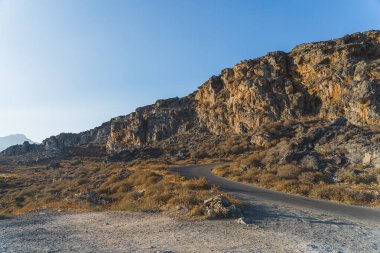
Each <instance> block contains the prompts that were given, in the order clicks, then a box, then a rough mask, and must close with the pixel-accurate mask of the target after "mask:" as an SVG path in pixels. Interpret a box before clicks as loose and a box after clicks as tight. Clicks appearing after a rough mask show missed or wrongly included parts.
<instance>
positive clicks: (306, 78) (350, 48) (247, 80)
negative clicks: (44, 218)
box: [3, 31, 380, 166]
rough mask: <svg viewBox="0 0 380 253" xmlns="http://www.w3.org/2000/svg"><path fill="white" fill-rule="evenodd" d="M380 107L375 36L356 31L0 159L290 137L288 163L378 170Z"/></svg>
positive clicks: (249, 63)
mask: <svg viewBox="0 0 380 253" xmlns="http://www.w3.org/2000/svg"><path fill="white" fill-rule="evenodd" d="M379 100H380V31H369V32H364V33H355V34H352V35H347V36H345V37H343V38H340V39H335V40H330V41H325V42H316V43H308V44H302V45H299V46H297V47H295V48H294V49H293V50H291V51H290V52H288V53H285V52H272V53H268V54H267V55H265V56H263V57H260V58H256V59H253V60H246V61H242V62H241V63H239V64H237V65H235V66H233V67H232V68H227V69H224V70H222V71H221V73H220V75H218V76H212V77H211V78H210V79H209V80H207V81H206V82H205V83H204V84H203V85H201V86H200V87H199V88H198V90H196V91H195V92H194V93H192V94H190V95H188V96H186V97H183V98H171V99H164V100H158V101H157V102H156V103H155V104H152V105H148V106H145V107H141V108H138V109H137V110H136V111H135V112H133V113H131V114H129V115H126V116H120V117H116V118H113V119H111V120H110V121H109V122H106V123H104V124H103V125H102V126H100V127H97V128H95V129H93V130H89V131H85V132H82V133H79V134H60V135H58V136H53V137H50V138H48V139H46V140H45V141H43V143H42V144H41V145H35V146H24V147H23V146H18V147H14V148H10V149H9V150H7V151H4V152H3V155H4V154H6V155H15V154H16V155H23V154H26V153H30V152H35V153H36V152H38V153H39V154H41V156H42V157H46V156H50V157H52V156H55V155H56V154H59V153H62V152H66V153H69V154H70V155H76V154H78V152H84V153H85V152H89V151H88V150H90V151H91V152H92V153H94V154H96V155H97V154H98V153H97V152H98V151H96V148H101V149H104V152H108V153H115V152H121V151H126V154H129V156H131V157H133V156H134V155H135V154H141V152H140V151H141V150H145V151H146V152H145V153H149V154H150V153H152V152H153V151H152V149H151V148H153V149H154V150H155V152H153V153H155V154H156V153H157V154H165V155H173V154H177V153H178V152H179V151H180V153H181V154H182V153H184V154H185V153H186V152H188V151H192V150H196V149H197V147H199V146H200V145H201V144H204V143H206V144H207V142H209V143H215V145H213V146H212V148H214V147H215V148H217V145H218V143H219V142H220V140H219V137H220V138H224V139H225V138H228V137H229V136H232V135H234V136H236V135H238V136H243V137H244V138H245V136H247V139H246V140H250V141H248V142H249V145H250V146H249V147H248V148H244V149H243V150H250V149H251V148H257V147H262V148H265V147H267V146H270V145H268V144H270V143H272V142H273V140H274V139H276V138H277V137H278V138H285V137H286V138H292V139H293V140H294V142H295V144H294V145H292V147H289V148H287V149H286V148H285V147H283V149H284V153H286V154H287V153H289V154H290V155H285V156H286V157H287V158H286V159H288V160H289V159H291V158H292V157H295V156H294V154H296V155H299V154H300V153H302V152H304V150H307V149H310V150H313V152H319V153H321V154H322V153H323V154H324V153H329V152H330V153H331V152H332V153H334V152H335V151H336V150H338V149H339V150H341V151H342V154H343V153H344V154H345V155H346V157H344V159H346V160H351V161H353V162H354V163H363V164H376V166H380V156H379V154H380V146H379V145H377V144H375V143H374V142H373V141H371V140H375V139H377V138H378V137H377V135H380V134H378V133H377V132H376V131H374V129H377V127H378V125H379V124H380V101H379ZM309 119H313V120H315V122H316V123H313V124H312V127H311V126H310V124H309V126H308V127H306V126H305V125H303V123H302V122H305V121H307V120H309ZM334 120H337V121H336V124H335V123H334V124H335V125H334V126H333V127H332V128H331V127H330V126H329V125H330V124H331V122H333V121H334ZM289 121H293V122H296V125H295V127H294V129H286V128H284V129H283V130H281V131H283V132H281V131H280V132H279V133H271V134H268V132H265V131H264V130H263V128H264V127H265V126H267V125H270V124H273V123H279V124H283V123H284V124H285V122H289ZM339 122H340V123H339ZM326 127H327V128H326ZM319 128H321V130H318V131H317V130H315V129H319ZM330 128H331V129H332V130H331V129H330ZM313 129H314V130H315V131H316V133H314V132H313V131H314V130H313ZM371 129H372V130H371ZM327 130H328V131H327ZM287 131H288V132H287ZM348 133H350V134H351V136H350V137H349V136H348ZM334 135H336V136H335V137H334ZM276 136H277V137H276ZM275 137H276V138H275ZM378 139H380V136H379V138H378ZM297 140H298V141H299V142H300V143H301V144H302V145H301V144H299V143H298V142H297ZM307 141H309V142H310V143H306V144H305V142H307ZM297 143H298V144H297ZM345 146H346V147H345ZM378 146H379V147H378ZM77 147H80V148H81V149H76V148H77ZM300 147H301V148H300ZM310 147H311V148H310ZM91 148H92V149H91ZM136 149H139V150H140V151H136ZM285 149H286V150H285ZM301 149H302V150H301ZM165 150H166V151H165ZM95 151H96V152H95ZM127 151H128V152H127ZM148 151H149V152H148ZM156 151H157V152H156ZM185 151H186V152H185ZM343 151H344V152H343ZM91 152H90V153H91ZM139 152H140V153H139ZM165 152H166V153H165ZM145 153H144V154H145ZM279 153H281V152H279ZM86 154H87V153H86ZM292 154H293V156H292ZM87 155H88V154H87ZM342 159H343V158H342ZM344 159H343V160H344Z"/></svg>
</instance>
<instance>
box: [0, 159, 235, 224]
mask: <svg viewBox="0 0 380 253" xmlns="http://www.w3.org/2000/svg"><path fill="white" fill-rule="evenodd" d="M167 168H168V165H166V164H147V165H134V166H128V165H127V164H125V163H111V164H104V163H103V162H93V161H83V162H82V164H80V165H78V166H71V162H70V161H61V167H60V168H58V169H46V168H38V167H33V166H31V167H15V168H12V171H13V173H12V176H10V174H9V176H7V177H0V185H2V186H3V187H2V190H3V193H2V194H1V195H0V205H1V208H0V214H1V215H13V214H21V213H25V212H30V211H36V210H41V209H49V210H53V211H58V210H61V211H68V210H75V211H85V210H96V211H101V210H128V211H144V212H167V213H172V214H175V213H178V212H180V211H179V210H177V209H181V212H182V213H184V215H186V216H188V217H194V216H196V217H199V216H200V217H202V216H203V215H204V212H203V208H202V205H203V201H204V200H205V199H207V198H210V197H212V196H215V195H216V194H218V190H217V189H215V188H211V186H210V185H208V184H207V182H206V180H205V179H204V178H200V179H186V178H184V177H181V176H179V175H177V174H173V173H170V172H169V171H168V170H167ZM0 172H1V169H0ZM1 175H2V174H1ZM89 194H92V195H93V196H95V197H93V198H95V201H93V200H90V201H89V198H88V195H89ZM229 198H230V199H232V198H231V197H229ZM232 201H234V200H232ZM235 202H236V201H235ZM183 210H185V212H183Z"/></svg>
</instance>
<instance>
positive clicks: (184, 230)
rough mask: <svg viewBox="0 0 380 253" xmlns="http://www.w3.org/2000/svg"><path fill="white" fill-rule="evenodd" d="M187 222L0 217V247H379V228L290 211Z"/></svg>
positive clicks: (132, 216)
mask: <svg viewBox="0 0 380 253" xmlns="http://www.w3.org/2000/svg"><path fill="white" fill-rule="evenodd" d="M287 213H288V215H286V216H285V215H281V216H279V215H276V214H275V213H272V214H267V215H259V216H256V217H255V218H256V219H255V221H254V222H253V224H250V225H242V224H238V223H237V222H236V220H217V221H183V220H179V219H174V218H170V217H167V216H164V215H161V214H150V213H132V212H86V213H49V212H46V213H45V212H42V213H29V214H26V215H22V216H17V217H14V218H9V219H2V220H0V252H379V251H380V227H379V226H378V225H370V224H359V223H354V222H350V221H344V220H339V219H335V218H332V217H324V216H323V215H322V216H318V217H315V216H313V215H311V214H310V213H306V212H305V213H300V212H299V211H297V210H293V211H292V210H287Z"/></svg>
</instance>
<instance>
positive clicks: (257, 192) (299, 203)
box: [170, 164, 380, 224]
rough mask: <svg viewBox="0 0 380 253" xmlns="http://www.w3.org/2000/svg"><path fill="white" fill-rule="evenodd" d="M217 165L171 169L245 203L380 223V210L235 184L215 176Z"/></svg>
mask: <svg viewBox="0 0 380 253" xmlns="http://www.w3.org/2000/svg"><path fill="white" fill-rule="evenodd" d="M213 166H215V164H208V165H184V166H179V167H175V168H172V169H170V170H171V171H172V172H175V173H178V174H180V175H182V176H185V177H187V178H198V177H205V178H206V179H207V181H208V182H209V183H210V184H212V185H216V186H218V187H219V189H220V190H222V191H224V192H228V193H231V194H233V195H234V196H236V197H237V198H239V199H241V200H242V201H247V200H248V201H249V200H254V201H257V202H260V201H265V202H270V203H273V204H282V206H284V205H285V206H289V207H295V208H297V209H301V210H305V209H308V210H310V211H313V212H318V213H320V214H330V215H334V216H338V217H346V218H354V219H358V220H361V221H367V222H371V223H372V222H375V223H378V224H380V209H376V208H368V207H360V206H353V205H346V204H339V203H335V202H330V201H324V200H319V199H312V198H307V197H302V196H297V195H291V194H287V193H283V192H278V191H273V190H268V189H263V188H259V187H256V186H253V185H249V184H245V183H239V182H235V181H232V180H229V179H226V178H223V177H219V176H217V175H215V174H214V173H212V172H211V169H212V167H213Z"/></svg>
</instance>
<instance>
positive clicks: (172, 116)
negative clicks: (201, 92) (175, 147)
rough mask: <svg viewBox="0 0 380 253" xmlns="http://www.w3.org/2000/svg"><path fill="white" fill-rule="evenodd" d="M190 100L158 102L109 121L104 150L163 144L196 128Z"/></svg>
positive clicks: (174, 99)
mask: <svg viewBox="0 0 380 253" xmlns="http://www.w3.org/2000/svg"><path fill="white" fill-rule="evenodd" d="M195 119H196V115H195V110H194V105H193V101H192V97H191V96H188V97H184V98H171V99H166V100H158V101H157V102H156V103H155V104H153V105H149V106H145V107H142V108H138V109H137V110H136V111H135V112H133V113H131V114H129V115H127V116H122V117H118V118H114V119H112V120H111V134H110V136H109V139H108V142H107V149H108V150H110V151H120V150H123V149H126V148H134V147H140V146H142V145H144V144H148V143H153V142H158V141H161V140H164V139H166V138H168V137H170V136H172V135H174V134H177V133H181V132H186V131H188V130H190V129H191V128H193V127H194V126H195Z"/></svg>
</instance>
